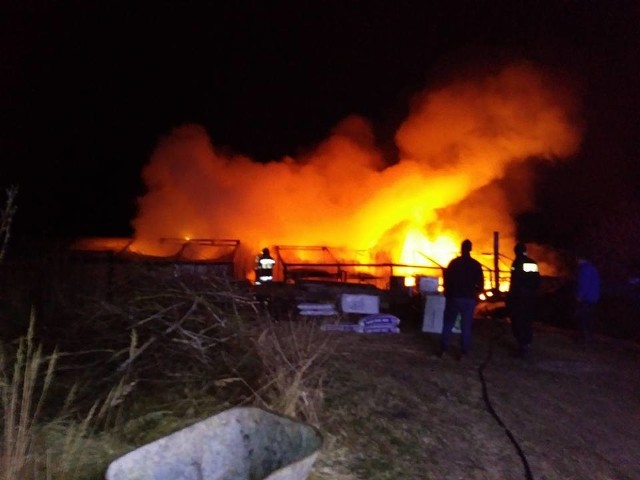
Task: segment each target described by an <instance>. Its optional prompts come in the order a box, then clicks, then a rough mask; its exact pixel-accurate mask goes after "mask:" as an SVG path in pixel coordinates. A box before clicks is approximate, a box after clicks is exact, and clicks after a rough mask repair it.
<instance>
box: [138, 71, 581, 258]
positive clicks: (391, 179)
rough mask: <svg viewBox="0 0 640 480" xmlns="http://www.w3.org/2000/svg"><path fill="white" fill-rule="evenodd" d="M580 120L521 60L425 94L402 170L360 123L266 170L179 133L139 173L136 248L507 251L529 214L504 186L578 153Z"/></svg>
mask: <svg viewBox="0 0 640 480" xmlns="http://www.w3.org/2000/svg"><path fill="white" fill-rule="evenodd" d="M574 114H575V111H574V102H573V99H571V98H569V96H568V95H567V92H566V90H564V89H561V88H558V83H557V82H554V80H553V79H552V78H550V77H548V76H547V75H546V74H545V73H543V72H542V71H540V70H539V69H537V68H536V67H534V66H532V65H530V64H516V65H510V66H507V67H506V68H503V69H502V70H501V71H499V72H497V73H496V74H494V75H489V76H484V77H482V78H477V79H473V80H469V79H467V80H464V81H455V82H453V83H451V84H450V85H449V86H446V87H443V88H440V89H438V90H435V91H430V92H424V93H423V94H421V95H420V96H419V97H418V98H417V99H416V101H415V103H414V105H412V111H411V114H410V115H409V117H408V118H407V119H406V120H405V121H404V122H403V123H402V124H401V125H400V127H399V129H398V131H397V133H396V144H397V146H398V148H399V151H400V156H399V158H398V159H397V160H396V161H394V162H393V163H392V161H391V160H390V159H387V158H383V155H382V153H381V151H380V150H379V149H378V148H377V147H376V139H375V138H374V135H373V133H372V128H371V126H370V125H369V123H368V122H367V120H365V119H363V118H361V117H358V116H351V117H349V118H347V119H345V120H343V121H341V122H340V123H339V124H338V125H337V126H336V127H335V128H334V130H333V131H332V132H331V135H330V136H329V137H328V138H327V139H326V140H325V141H323V142H322V143H320V144H319V145H318V146H317V147H316V148H315V149H314V150H313V151H312V152H311V153H309V154H307V155H304V156H301V157H299V158H292V157H285V158H283V159H280V160H278V161H273V162H269V163H258V162H255V161H253V160H252V159H251V158H248V157H244V156H236V155H231V154H228V153H225V152H224V151H223V150H221V149H219V148H217V147H216V146H215V145H214V144H213V143H212V141H211V140H210V138H209V136H208V135H207V132H206V131H205V130H204V128H202V127H199V126H197V125H186V126H181V127H179V128H176V129H175V130H174V131H173V132H172V133H171V134H170V135H169V136H167V137H166V138H164V139H162V140H161V141H160V143H159V144H158V146H157V148H156V150H155V152H154V154H153V156H152V157H151V160H150V162H149V164H148V165H147V166H146V167H145V169H144V172H143V177H144V180H145V182H146V184H147V187H148V193H147V194H146V195H145V196H144V197H142V198H141V199H139V212H138V216H137V218H135V220H134V221H133V226H134V229H135V237H136V242H137V243H139V244H140V245H142V244H143V243H142V242H144V241H145V240H149V239H157V238H161V237H181V238H187V237H190V238H236V239H240V240H241V242H242V244H243V245H244V246H245V247H248V248H249V249H251V251H253V252H258V251H259V250H260V249H261V248H262V247H263V246H272V245H329V246H335V247H340V248H346V249H352V250H364V251H368V252H370V258H371V259H372V260H373V259H377V260H380V259H385V260H386V261H390V262H395V263H409V264H416V265H417V264H422V263H423V262H425V258H431V259H433V260H435V261H437V262H438V263H441V264H446V263H447V262H448V261H449V260H450V259H451V258H452V257H453V256H454V255H455V254H456V253H457V251H458V247H459V245H460V241H461V240H462V239H464V238H470V239H471V240H472V241H473V242H474V253H477V255H480V254H481V253H482V252H485V251H486V252H489V251H491V249H492V241H493V239H492V232H494V231H499V232H500V235H501V241H502V242H505V244H506V245H508V246H509V247H508V250H509V253H510V246H511V245H512V242H513V235H514V224H513V220H512V218H513V215H514V214H515V213H518V211H521V210H522V209H525V208H528V207H530V206H531V205H527V201H528V198H529V196H528V195H520V196H519V197H517V198H516V197H511V196H509V195H507V193H506V192H507V190H506V189H505V188H504V186H505V185H509V186H510V188H509V189H508V190H509V191H514V190H517V191H520V192H526V190H527V188H528V187H529V178H528V177H529V175H528V174H527V169H526V167H525V166H526V165H527V163H528V162H527V160H529V159H531V158H536V159H539V160H554V159H558V158H561V157H567V156H569V155H572V154H573V153H575V152H576V150H577V149H578V147H579V143H580V131H579V129H578V127H577V126H576V125H575V124H574V123H573V117H574ZM518 164H520V165H522V166H523V167H522V168H520V167H518V168H515V167H516V166H517V165H518ZM516 173H517V174H516ZM514 182H517V186H516V188H514ZM505 250H506V249H505ZM416 262H417V263H416ZM488 264H489V263H488Z"/></svg>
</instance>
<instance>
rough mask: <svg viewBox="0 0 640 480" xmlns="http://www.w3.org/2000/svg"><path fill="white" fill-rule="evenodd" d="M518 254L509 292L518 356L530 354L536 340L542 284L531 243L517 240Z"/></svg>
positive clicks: (515, 248) (512, 270) (512, 266)
mask: <svg viewBox="0 0 640 480" xmlns="http://www.w3.org/2000/svg"><path fill="white" fill-rule="evenodd" d="M513 251H514V253H515V254H516V258H515V259H514V260H513V263H512V264H511V282H510V285H509V292H508V294H507V305H506V306H507V311H508V312H509V317H510V318H511V329H512V331H513V336H514V337H515V339H516V342H517V344H518V350H517V351H516V356H519V357H526V356H527V355H528V353H529V349H530V347H531V342H532V340H533V320H534V319H535V316H536V311H535V310H536V293H537V291H538V287H539V286H540V272H539V271H538V263H537V262H536V261H535V260H533V259H532V258H530V257H528V256H527V246H526V245H525V244H524V243H522V242H518V243H516V245H515V247H514V249H513Z"/></svg>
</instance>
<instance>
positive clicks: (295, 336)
mask: <svg viewBox="0 0 640 480" xmlns="http://www.w3.org/2000/svg"><path fill="white" fill-rule="evenodd" d="M152 273H153V272H152ZM159 278H160V280H158V279H159ZM127 279H128V280H127V281H128V282H132V280H131V278H130V277H127ZM138 280H139V281H138V282H133V283H128V284H127V286H126V288H122V290H121V291H120V294H118V295H113V296H112V297H111V298H109V299H105V298H90V297H87V298H85V299H81V298H80V297H78V298H76V299H75V300H74V302H73V303H72V304H71V305H68V304H65V305H64V306H65V309H64V315H63V316H61V318H62V321H61V322H60V323H59V324H57V323H55V322H53V323H50V324H47V325H46V328H44V327H45V326H43V329H42V330H41V331H39V329H38V322H37V321H36V318H35V315H33V314H32V316H31V318H30V322H29V328H28V330H27V331H26V332H25V334H24V335H23V336H22V337H19V338H17V339H14V340H11V341H9V340H5V341H3V342H2V350H1V356H0V367H1V368H0V370H1V375H2V376H1V381H2V383H1V384H0V388H1V393H2V402H3V416H2V432H3V438H2V443H1V445H0V448H1V450H0V455H1V456H0V462H2V464H1V466H0V468H1V470H0V479H1V480H7V479H14V478H20V479H21V480H22V479H24V480H39V479H47V480H49V479H51V480H58V479H65V480H75V479H83V480H91V479H96V480H97V479H102V478H104V472H105V470H106V467H107V465H108V463H109V462H110V461H112V460H113V459H115V458H117V457H118V456H120V455H121V454H123V453H125V452H127V451H130V450H132V449H134V448H136V447H137V446H140V445H143V444H145V443H148V442H150V441H152V440H155V439H157V438H159V437H162V436H164V435H166V434H169V433H171V432H173V431H176V430H178V429H180V428H182V427H184V426H187V425H190V424H192V423H195V422H196V421H198V420H201V419H204V418H206V417H208V416H210V415H213V414H216V413H218V412H220V411H223V410H225V409H227V408H229V407H231V406H236V405H258V406H262V407H266V408H268V409H270V410H274V411H277V412H280V413H282V414H284V415H287V416H292V417H296V418H298V419H301V420H304V421H306V422H309V423H312V424H314V425H316V426H318V427H319V428H320V429H321V431H322V433H323V436H324V439H325V442H324V446H323V449H322V452H321V455H320V457H319V459H318V461H317V462H316V465H315V466H314V471H313V472H312V475H311V477H310V480H329V479H332V480H356V479H362V480H364V479H373V480H378V479H380V480H384V479H408V480H413V479H416V480H418V479H420V480H421V479H438V480H447V479H458V478H465V479H483V480H487V479H488V480H491V479H518V478H525V477H524V468H523V464H522V461H521V459H520V458H519V457H518V455H517V453H516V451H515V449H514V446H513V445H512V444H511V442H510V441H509V439H508V437H507V435H506V434H505V431H504V429H503V428H502V427H500V425H498V424H497V423H496V421H495V419H494V418H493V417H492V416H491V415H490V414H489V412H488V410H487V406H486V404H485V403H484V400H483V397H482V385H481V382H480V378H479V375H478V368H479V366H480V365H481V364H482V363H483V362H484V361H485V360H486V358H487V355H488V352H489V351H490V349H492V350H491V351H492V352H493V355H492V358H491V361H490V363H489V364H488V365H487V367H486V369H485V371H484V374H485V379H486V382H487V388H488V392H489V397H490V399H491V402H492V405H493V407H494V409H495V410H496V412H497V413H498V414H499V415H500V417H501V418H502V419H503V421H504V422H505V424H506V425H507V427H508V428H509V430H510V431H511V432H512V433H513V435H514V437H515V438H516V439H517V440H518V442H519V445H520V446H521V448H522V450H523V451H524V452H525V454H526V458H527V459H528V461H529V463H530V466H531V470H532V472H533V474H534V478H535V479H536V480H543V479H547V480H552V479H568V480H571V479H579V478H580V479H581V478H590V479H614V478H615V479H617V480H620V479H627V478H628V479H632V478H640V463H639V462H638V460H636V457H637V455H636V453H635V452H636V451H640V439H639V438H637V435H635V434H634V432H636V431H638V429H639V428H640V417H639V416H638V413H637V401H636V400H635V399H637V398H638V397H639V394H640V379H638V377H637V374H636V372H637V365H638V361H639V360H640V353H639V352H640V349H639V348H638V346H637V345H636V344H634V343H629V342H622V341H616V340H611V339H608V338H606V337H599V338H598V340H597V342H596V343H595V344H594V345H592V346H591V348H590V349H582V348H579V347H577V346H576V345H574V344H573V342H572V341H571V339H570V337H569V336H568V335H567V334H566V332H564V331H562V330H554V329H551V328H547V327H544V326H542V325H538V328H537V330H536V336H535V344H534V347H535V348H534V357H533V358H532V359H531V361H528V362H525V361H520V360H516V359H514V358H512V357H511V356H510V355H509V353H510V349H511V347H512V342H511V338H510V334H509V333H508V331H507V330H506V329H505V325H503V324H502V323H500V322H498V321H494V320H491V319H479V320H477V321H476V325H475V327H474V328H475V332H474V342H475V343H474V350H473V352H472V354H471V355H470V358H468V359H466V360H465V361H464V362H457V361H455V360H454V359H453V357H445V358H443V359H438V358H436V357H435V356H434V355H432V353H433V351H434V347H435V343H436V338H435V337H434V336H431V335H427V334H422V333H421V332H418V331H415V330H413V331H412V330H411V329H410V328H409V329H407V328H405V329H404V330H405V331H404V332H403V333H401V334H388V335H383V334H369V335H365V334H356V333H339V332H323V331H321V330H320V329H319V328H318V327H319V324H318V321H317V320H314V319H308V318H306V319H296V320H294V321H289V320H286V321H272V319H271V318H270V317H269V316H268V315H267V314H266V313H265V311H264V310H263V309H262V307H261V305H260V304H259V303H257V302H256V301H255V300H254V299H253V298H252V297H251V295H250V294H248V292H243V291H238V290H237V289H236V287H235V286H233V285H227V284H222V283H216V282H212V281H208V280H207V281H205V282H204V283H202V284H201V285H191V284H190V285H185V284H184V283H182V282H180V281H176V280H175V279H169V280H167V279H166V278H165V277H161V276H156V277H145V278H139V279H138ZM152 280H153V281H152ZM43 332H46V335H44V333H43ZM498 333H502V335H501V336H500V338H499V340H493V339H494V338H495V337H496V335H497V334H498ZM55 345H58V346H59V347H60V350H57V349H56V348H55Z"/></svg>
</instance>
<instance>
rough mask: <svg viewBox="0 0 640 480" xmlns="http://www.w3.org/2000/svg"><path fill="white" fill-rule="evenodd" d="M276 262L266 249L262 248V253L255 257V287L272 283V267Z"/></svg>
mask: <svg viewBox="0 0 640 480" xmlns="http://www.w3.org/2000/svg"><path fill="white" fill-rule="evenodd" d="M275 264H276V261H275V260H274V259H273V257H272V256H271V254H270V253H269V249H268V248H263V249H262V253H261V254H260V255H258V256H256V267H255V272H256V285H262V284H265V283H269V282H272V281H273V267H274V266H275Z"/></svg>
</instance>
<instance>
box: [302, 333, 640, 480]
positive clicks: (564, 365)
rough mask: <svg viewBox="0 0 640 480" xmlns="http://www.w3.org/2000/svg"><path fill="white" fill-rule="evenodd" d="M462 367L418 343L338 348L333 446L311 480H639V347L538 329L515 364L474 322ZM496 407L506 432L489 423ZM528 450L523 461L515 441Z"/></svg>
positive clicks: (500, 339) (333, 370)
mask: <svg viewBox="0 0 640 480" xmlns="http://www.w3.org/2000/svg"><path fill="white" fill-rule="evenodd" d="M474 329H475V331H474V349H473V352H472V354H471V355H470V357H469V358H466V359H465V360H463V361H462V362H458V361H456V360H455V359H454V357H453V356H445V357H444V358H441V359H439V358H437V357H436V356H434V355H433V352H434V351H435V345H436V337H435V336H432V335H431V334H423V333H420V332H408V333H401V334H385V335H382V334H379V335H375V334H373V335H371V334H370V335H364V334H347V333H339V334H338V333H332V335H336V336H339V337H340V338H339V340H340V341H339V348H338V351H337V355H335V356H334V357H333V360H332V362H331V364H330V366H329V368H330V370H329V372H328V376H327V378H326V381H325V385H324V394H325V402H326V404H325V409H324V412H323V416H322V418H321V419H320V420H321V423H322V427H323V430H324V431H325V435H326V437H327V441H326V445H325V448H324V451H323V454H322V456H321V457H320V459H319V460H318V462H317V464H316V466H315V471H314V473H313V476H312V479H313V480H325V479H326V480H328V479H339V480H349V479H439V480H447V479H485V480H486V479H519V478H523V479H524V478H527V476H526V471H525V464H526V465H528V468H529V470H530V473H531V477H532V478H535V479H536V480H555V479H565V480H566V479H587V478H588V479H595V480H598V479H603V480H604V479H607V480H609V479H611V480H612V479H616V480H622V479H638V478H640V455H638V452H640V435H638V433H637V432H638V431H640V376H639V375H638V365H639V364H640V347H638V346H637V345H635V346H634V345H628V344H624V343H623V342H620V341H613V340H607V339H605V338H600V339H598V340H597V341H596V342H595V343H594V344H593V345H591V346H590V347H589V348H584V347H580V346H577V345H576V344H575V343H574V342H573V340H572V337H571V336H570V335H568V334H567V333H566V332H563V331H561V330H557V329H551V328H542V327H541V326H538V328H537V330H536V336H535V345H534V349H533V352H532V356H531V358H529V359H527V360H522V359H516V358H513V357H512V356H511V348H512V339H511V336H510V334H509V332H508V330H506V326H504V325H502V324H500V323H499V322H498V321H497V320H477V321H476V324H475V326H474ZM489 354H491V356H490V359H489V361H488V363H486V365H485V367H484V369H483V370H482V372H483V376H484V380H485V381H486V388H487V394H488V398H489V401H490V403H491V405H492V407H493V409H494V411H495V412H496V413H497V415H498V416H499V418H500V419H501V420H502V422H503V423H504V426H505V427H506V429H505V428H503V427H502V426H500V425H499V423H498V422H497V421H496V419H495V418H494V417H493V416H492V415H491V413H489V410H488V409H487V405H486V402H485V400H484V398H483V391H482V383H481V377H480V375H479V367H480V366H481V365H482V364H485V362H486V361H487V359H488V357H489ZM508 433H511V435H512V436H513V438H514V439H515V440H516V442H517V444H518V445H519V447H520V449H521V451H522V453H523V457H524V460H523V458H521V456H519V454H518V451H517V449H516V446H515V445H514V444H513V443H512V441H511V440H510V439H509V436H508Z"/></svg>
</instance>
